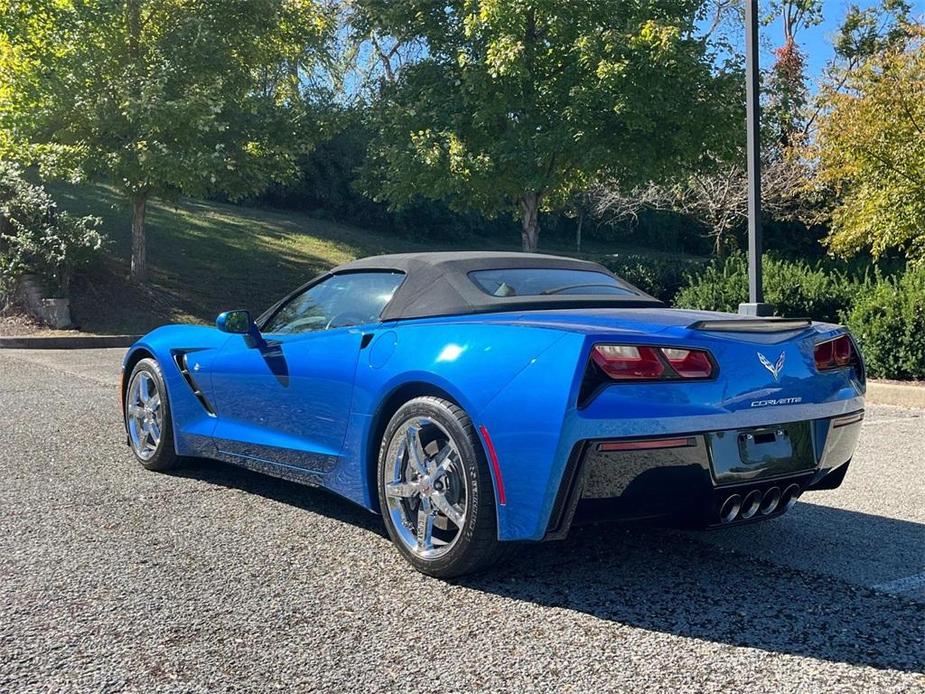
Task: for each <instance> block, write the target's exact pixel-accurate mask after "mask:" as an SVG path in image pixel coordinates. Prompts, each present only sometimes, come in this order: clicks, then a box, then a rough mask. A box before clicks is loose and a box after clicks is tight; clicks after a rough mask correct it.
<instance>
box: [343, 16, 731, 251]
mask: <svg viewBox="0 0 925 694" xmlns="http://www.w3.org/2000/svg"><path fill="white" fill-rule="evenodd" d="M701 4H702V3H700V2H693V1H691V0H687V1H677V0H672V1H668V0H641V1H640V2H634V3H625V2H618V1H616V0H596V1H592V0H529V1H528V0H507V1H504V2H502V1H500V0H481V1H476V0H456V1H454V2H446V3H432V2H425V1H424V0H358V3H357V12H358V17H357V18H356V19H355V21H356V24H357V26H358V28H359V30H361V31H366V32H369V33H371V34H376V35H386V36H390V37H392V38H393V39H394V40H395V41H397V42H400V43H401V42H404V43H412V44H415V45H419V46H421V47H422V48H421V50H420V55H419V57H418V59H417V60H416V61H415V62H412V63H411V64H407V65H405V66H404V67H403V68H402V70H401V71H400V72H399V73H398V74H397V75H396V76H395V77H394V79H393V80H387V81H384V83H383V87H382V92H381V98H380V99H379V100H378V101H377V104H376V108H375V110H374V115H373V118H374V119H375V127H374V131H375V132H376V133H377V137H376V138H375V139H374V141H373V143H372V146H371V152H370V158H369V162H368V164H367V166H366V170H365V183H366V187H367V189H368V190H369V191H370V192H372V193H373V194H374V195H376V196H377V197H378V198H379V199H385V200H388V201H390V202H391V203H393V204H402V203H404V202H407V201H409V200H412V199H413V198H414V197H415V196H418V195H421V196H426V197H432V198H445V199H447V200H449V201H451V202H452V203H453V204H454V205H455V206H456V207H458V208H475V209H478V210H480V211H482V212H484V213H486V214H489V215H492V214H497V213H498V212H502V211H505V210H514V209H519V211H520V214H521V218H522V221H523V243H524V248H525V249H526V250H534V249H535V248H536V243H537V234H538V227H537V217H536V215H537V212H538V210H539V208H540V207H541V206H545V207H547V208H553V207H556V206H557V205H559V204H561V203H562V202H563V201H565V200H566V199H567V198H568V197H569V196H570V195H572V194H573V193H574V192H575V191H576V190H578V189H580V188H582V187H584V186H586V185H587V184H588V183H589V182H590V181H592V180H594V179H596V178H597V177H599V176H601V175H607V176H608V177H610V178H614V179H616V180H619V181H621V182H626V183H627V184H629V185H631V184H633V183H635V182H641V181H645V180H650V179H653V178H656V179H657V178H664V177H669V176H672V175H674V174H677V173H678V172H679V171H680V170H685V169H689V168H691V167H692V166H694V165H695V164H697V163H698V162H702V161H703V159H705V158H706V159H708V158H710V155H711V154H716V153H717V152H719V151H720V150H722V149H723V148H729V147H732V146H734V144H735V143H736V140H737V138H736V137H735V136H734V135H733V132H734V129H735V128H736V126H738V125H739V124H740V123H739V121H740V118H741V115H742V109H741V99H740V97H739V85H740V84H741V79H740V75H738V74H734V71H732V70H723V69H721V68H718V67H717V65H716V64H715V60H714V56H712V55H710V52H709V49H708V47H707V45H706V42H705V41H704V40H702V39H698V38H697V37H696V20H697V17H698V14H699V12H700V9H701Z"/></svg>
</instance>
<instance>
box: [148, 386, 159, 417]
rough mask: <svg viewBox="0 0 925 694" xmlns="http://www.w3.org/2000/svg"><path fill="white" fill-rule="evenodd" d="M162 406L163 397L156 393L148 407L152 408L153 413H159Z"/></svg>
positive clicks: (149, 401)
mask: <svg viewBox="0 0 925 694" xmlns="http://www.w3.org/2000/svg"><path fill="white" fill-rule="evenodd" d="M160 406H161V396H160V395H159V394H158V393H157V391H154V395H152V396H151V397H150V399H149V400H148V407H149V408H151V411H152V412H157V410H158V408H159V407H160Z"/></svg>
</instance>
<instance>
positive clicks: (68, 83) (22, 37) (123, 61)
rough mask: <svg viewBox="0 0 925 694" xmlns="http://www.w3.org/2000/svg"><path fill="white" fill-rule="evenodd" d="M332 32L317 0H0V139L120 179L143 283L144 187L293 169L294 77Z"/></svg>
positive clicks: (257, 184)
mask: <svg viewBox="0 0 925 694" xmlns="http://www.w3.org/2000/svg"><path fill="white" fill-rule="evenodd" d="M331 30H332V27H331V17H330V16H329V14H328V13H327V10H326V9H325V7H324V6H322V4H321V3H320V2H318V1H316V0H121V1H113V0H26V1H17V0H0V85H3V86H2V87H0V147H2V148H4V150H5V151H6V153H7V155H9V154H11V153H12V154H15V155H16V156H18V157H19V158H21V159H23V160H26V161H29V162H35V163H38V164H39V165H40V166H41V168H42V169H43V171H44V172H45V173H49V174H54V175H64V176H67V177H69V178H72V179H77V178H83V177H93V176H102V177H106V178H107V179H110V180H112V181H114V182H115V183H117V184H118V185H119V186H120V187H121V188H122V189H123V190H124V191H125V193H126V194H127V195H128V196H130V197H131V198H132V200H133V206H134V221H133V258H132V260H133V275H134V276H135V278H136V279H143V276H144V272H145V266H144V204H145V200H146V199H147V197H148V196H150V195H175V194H178V193H187V194H191V195H203V194H205V193H207V192H210V191H215V190H221V191H225V192H228V193H229V194H231V195H232V196H236V195H244V194H247V193H252V192H255V191H257V190H260V189H261V188H262V187H263V186H264V185H265V184H266V183H267V182H268V181H269V180H273V179H280V178H283V177H286V176H287V175H291V174H292V173H293V172H294V164H293V162H294V159H295V156H296V155H297V154H298V153H299V151H300V150H301V149H302V148H304V147H306V146H308V145H310V144H311V142H312V141H313V140H314V139H315V133H316V130H317V126H316V123H315V119H314V118H313V117H312V115H313V114H312V112H311V109H310V108H308V105H307V101H306V100H305V99H304V93H303V89H302V87H301V85H302V79H301V76H302V75H303V74H304V73H305V72H306V71H308V70H311V69H312V66H313V64H314V63H315V61H316V60H317V59H318V57H319V56H320V54H321V53H322V49H323V47H324V46H325V42H326V40H327V37H328V36H329V34H330V32H331ZM0 154H2V152H0Z"/></svg>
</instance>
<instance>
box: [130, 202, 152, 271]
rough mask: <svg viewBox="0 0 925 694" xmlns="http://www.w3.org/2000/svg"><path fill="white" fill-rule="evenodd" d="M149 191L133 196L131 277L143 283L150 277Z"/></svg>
mask: <svg viewBox="0 0 925 694" xmlns="http://www.w3.org/2000/svg"><path fill="white" fill-rule="evenodd" d="M147 203H148V194H147V193H136V194H135V195H134V196H132V268H131V271H130V273H129V278H130V279H131V280H132V282H135V283H137V284H143V283H144V282H145V281H146V280H147V279H148V265H147V257H146V256H147V253H146V250H145V210H146V207H147Z"/></svg>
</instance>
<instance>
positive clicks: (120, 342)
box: [0, 335, 141, 349]
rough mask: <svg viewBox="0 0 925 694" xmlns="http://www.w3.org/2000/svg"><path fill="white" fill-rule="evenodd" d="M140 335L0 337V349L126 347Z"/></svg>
mask: <svg viewBox="0 0 925 694" xmlns="http://www.w3.org/2000/svg"><path fill="white" fill-rule="evenodd" d="M140 337H141V336H140V335H46V336H41V335H22V336H13V337H0V349H102V348H105V347H128V346H130V345H132V344H134V343H135V342H136V341H137V340H138V338H140Z"/></svg>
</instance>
